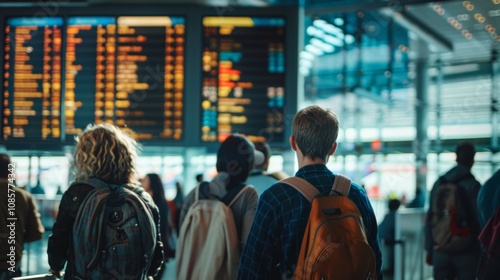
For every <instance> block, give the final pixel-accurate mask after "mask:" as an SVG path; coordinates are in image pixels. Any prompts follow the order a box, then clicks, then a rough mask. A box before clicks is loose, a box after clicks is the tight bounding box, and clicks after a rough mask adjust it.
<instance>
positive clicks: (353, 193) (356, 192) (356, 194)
mask: <svg viewBox="0 0 500 280" xmlns="http://www.w3.org/2000/svg"><path fill="white" fill-rule="evenodd" d="M349 198H351V199H352V198H362V199H368V195H367V194H366V191H365V190H364V189H363V188H362V187H361V186H360V185H358V184H356V183H354V182H351V189H350V190H349Z"/></svg>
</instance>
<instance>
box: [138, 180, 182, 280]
mask: <svg viewBox="0 0 500 280" xmlns="http://www.w3.org/2000/svg"><path fill="white" fill-rule="evenodd" d="M141 182H142V187H143V188H144V190H145V191H146V192H147V193H149V194H150V195H151V197H153V201H154V203H155V204H156V206H158V210H160V234H161V241H162V242H163V247H164V250H165V260H164V263H163V265H162V266H161V269H160V271H159V272H158V274H157V275H156V276H155V277H154V279H161V278H162V276H163V273H164V271H165V262H167V261H168V258H173V257H174V256H175V255H174V254H175V244H174V242H175V237H174V231H173V224H172V218H171V217H172V216H171V213H170V207H169V206H168V203H167V200H166V198H165V190H164V189H163V183H162V181H161V178H160V176H159V175H158V174H155V173H149V174H146V176H144V178H142V181H141Z"/></svg>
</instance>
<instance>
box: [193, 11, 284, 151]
mask: <svg viewBox="0 0 500 280" xmlns="http://www.w3.org/2000/svg"><path fill="white" fill-rule="evenodd" d="M285 29H286V28H285V19H284V18H281V17H243V16H241V17H240V16H238V17H204V18H203V40H202V44H203V45H202V46H203V54H202V61H201V63H202V71H203V72H202V92H201V94H202V100H201V110H202V116H201V118H202V120H201V121H202V127H201V140H202V141H203V142H217V141H219V142H222V141H224V140H225V139H226V138H227V137H228V136H229V135H230V134H232V133H239V134H243V135H246V136H248V137H249V138H250V139H252V140H261V141H268V142H269V141H271V140H272V141H278V142H279V141H283V139H284V127H285V124H284V107H285V94H286V92H285V68H286V65H285V35H286V34H285Z"/></svg>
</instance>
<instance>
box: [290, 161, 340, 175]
mask: <svg viewBox="0 0 500 280" xmlns="http://www.w3.org/2000/svg"><path fill="white" fill-rule="evenodd" d="M318 172H325V173H328V174H332V175H333V173H332V172H331V171H330V170H328V168H327V167H326V165H324V164H310V165H306V166H303V167H302V168H300V169H299V170H298V171H297V173H295V176H297V177H301V178H306V177H308V175H312V174H313V173H314V174H318Z"/></svg>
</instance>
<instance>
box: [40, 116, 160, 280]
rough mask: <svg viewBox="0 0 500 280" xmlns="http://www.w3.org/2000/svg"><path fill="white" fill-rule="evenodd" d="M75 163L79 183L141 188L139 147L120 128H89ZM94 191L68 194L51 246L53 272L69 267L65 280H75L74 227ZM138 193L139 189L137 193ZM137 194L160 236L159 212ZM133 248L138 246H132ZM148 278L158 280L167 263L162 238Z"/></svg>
mask: <svg viewBox="0 0 500 280" xmlns="http://www.w3.org/2000/svg"><path fill="white" fill-rule="evenodd" d="M76 142H77V143H76V147H75V154H74V161H73V163H72V169H73V173H74V175H75V181H77V182H80V181H84V180H87V179H91V178H96V179H99V180H100V181H103V182H105V183H106V184H113V185H123V184H129V185H133V186H135V187H136V188H140V186H139V182H137V181H136V180H135V179H134V178H135V172H136V158H137V153H138V151H137V150H138V147H139V144H138V143H137V142H136V141H135V140H134V139H132V138H131V137H130V136H129V135H128V134H125V133H124V132H123V131H121V130H120V129H119V128H117V127H116V126H113V125H108V124H99V125H89V126H88V127H87V128H86V129H85V131H83V133H82V134H80V135H79V136H78V137H77V139H76ZM93 189H94V188H93V187H92V186H90V185H87V184H83V183H82V184H72V185H71V187H69V188H68V189H67V190H66V192H64V194H63V196H62V199H61V203H60V205H59V212H58V215H57V219H56V222H55V223H54V226H53V228H52V235H51V236H50V237H49V242H48V248H47V253H48V260H49V266H50V272H51V273H52V274H54V275H56V276H57V277H61V271H62V270H63V268H64V266H65V265H66V263H67V265H66V270H65V276H64V279H74V273H73V266H74V260H75V258H78V257H79V256H78V252H73V225H74V223H75V218H76V215H77V213H78V210H79V208H80V207H82V206H83V204H82V202H83V201H84V200H85V198H86V197H87V195H88V194H89V193H90V191H92V190H93ZM135 190H137V189H135ZM141 190H142V188H141V189H140V190H137V191H136V192H138V193H140V194H139V195H140V197H141V198H142V200H143V201H144V202H145V203H146V206H147V207H148V208H149V209H150V210H151V212H152V216H153V217H152V218H153V220H154V222H155V224H156V227H157V229H156V231H157V232H158V233H159V232H160V231H159V227H158V223H159V214H158V208H157V207H156V205H154V202H153V199H152V198H151V196H150V195H149V194H148V193H146V192H145V191H143V190H142V191H141ZM130 246H134V245H133V244H130ZM149 258H152V261H151V265H150V267H149V270H148V271H147V272H146V274H147V275H148V276H154V275H155V274H156V273H157V271H158V270H159V268H160V266H161V264H162V262H163V249H162V242H161V239H160V237H159V235H158V237H157V243H156V246H155V250H154V254H153V255H152V256H149Z"/></svg>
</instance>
